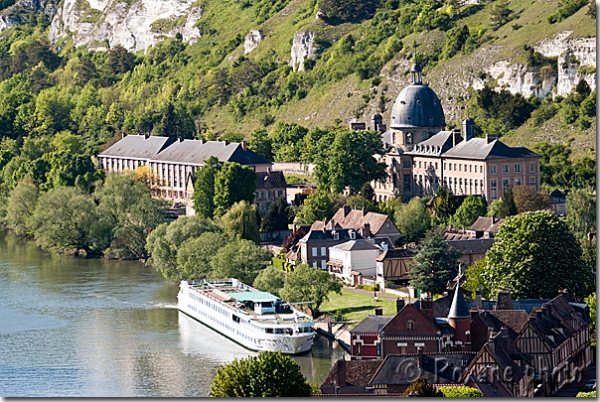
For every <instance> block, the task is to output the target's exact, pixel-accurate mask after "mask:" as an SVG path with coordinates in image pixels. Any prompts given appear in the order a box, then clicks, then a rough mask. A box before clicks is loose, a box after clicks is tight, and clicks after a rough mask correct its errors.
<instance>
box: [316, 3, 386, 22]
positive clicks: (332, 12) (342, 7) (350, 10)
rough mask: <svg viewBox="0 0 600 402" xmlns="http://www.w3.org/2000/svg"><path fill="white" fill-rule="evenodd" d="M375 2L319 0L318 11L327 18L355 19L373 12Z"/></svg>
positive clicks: (338, 19) (370, 14) (339, 19)
mask: <svg viewBox="0 0 600 402" xmlns="http://www.w3.org/2000/svg"><path fill="white" fill-rule="evenodd" d="M376 6H377V2H376V1H374V0H366V1H365V0H348V1H344V2H339V1H335V0H320V1H319V11H321V12H322V13H323V14H324V16H325V17H326V18H327V19H328V20H334V21H341V22H347V21H357V20H361V19H364V18H368V17H370V16H372V15H373V14H374V13H375V7H376Z"/></svg>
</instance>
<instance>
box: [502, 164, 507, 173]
mask: <svg viewBox="0 0 600 402" xmlns="http://www.w3.org/2000/svg"><path fill="white" fill-rule="evenodd" d="M502 173H503V174H506V173H508V165H502Z"/></svg>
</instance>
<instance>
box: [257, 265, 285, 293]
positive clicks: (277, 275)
mask: <svg viewBox="0 0 600 402" xmlns="http://www.w3.org/2000/svg"><path fill="white" fill-rule="evenodd" d="M284 281H285V273H284V272H283V271H281V270H279V269H275V268H273V267H267V268H265V269H263V270H262V271H260V273H259V274H258V275H257V276H256V279H254V283H253V284H252V287H255V288H256V289H258V290H262V291H263V292H269V293H271V294H272V295H275V296H278V297H279V291H280V290H281V289H282V288H283V283H284Z"/></svg>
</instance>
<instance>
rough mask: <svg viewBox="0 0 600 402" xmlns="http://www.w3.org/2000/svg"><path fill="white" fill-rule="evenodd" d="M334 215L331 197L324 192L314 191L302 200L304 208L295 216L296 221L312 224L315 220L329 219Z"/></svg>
mask: <svg viewBox="0 0 600 402" xmlns="http://www.w3.org/2000/svg"><path fill="white" fill-rule="evenodd" d="M334 213H335V211H334V200H333V197H332V195H331V194H330V193H329V192H327V191H325V190H316V191H313V192H312V193H310V195H309V196H308V197H307V198H306V200H304V206H303V207H302V209H301V210H300V212H298V214H296V218H297V221H299V222H300V223H304V224H309V225H310V224H312V223H313V222H314V221H317V220H325V219H329V218H331V217H332V216H333V214H334Z"/></svg>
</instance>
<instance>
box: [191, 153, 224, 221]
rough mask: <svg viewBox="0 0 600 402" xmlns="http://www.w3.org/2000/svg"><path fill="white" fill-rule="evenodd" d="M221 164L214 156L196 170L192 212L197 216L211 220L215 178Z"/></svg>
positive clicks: (213, 209)
mask: <svg viewBox="0 0 600 402" xmlns="http://www.w3.org/2000/svg"><path fill="white" fill-rule="evenodd" d="M221 166H222V164H221V163H220V162H219V159H217V157H216V156H211V157H210V158H208V159H207V160H206V161H204V165H203V166H202V167H201V168H200V169H198V170H196V182H195V183H194V196H193V200H194V210H195V211H196V213H197V214H198V215H202V216H204V217H207V218H212V217H213V216H214V213H215V177H216V176H217V173H219V171H220V170H221Z"/></svg>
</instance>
